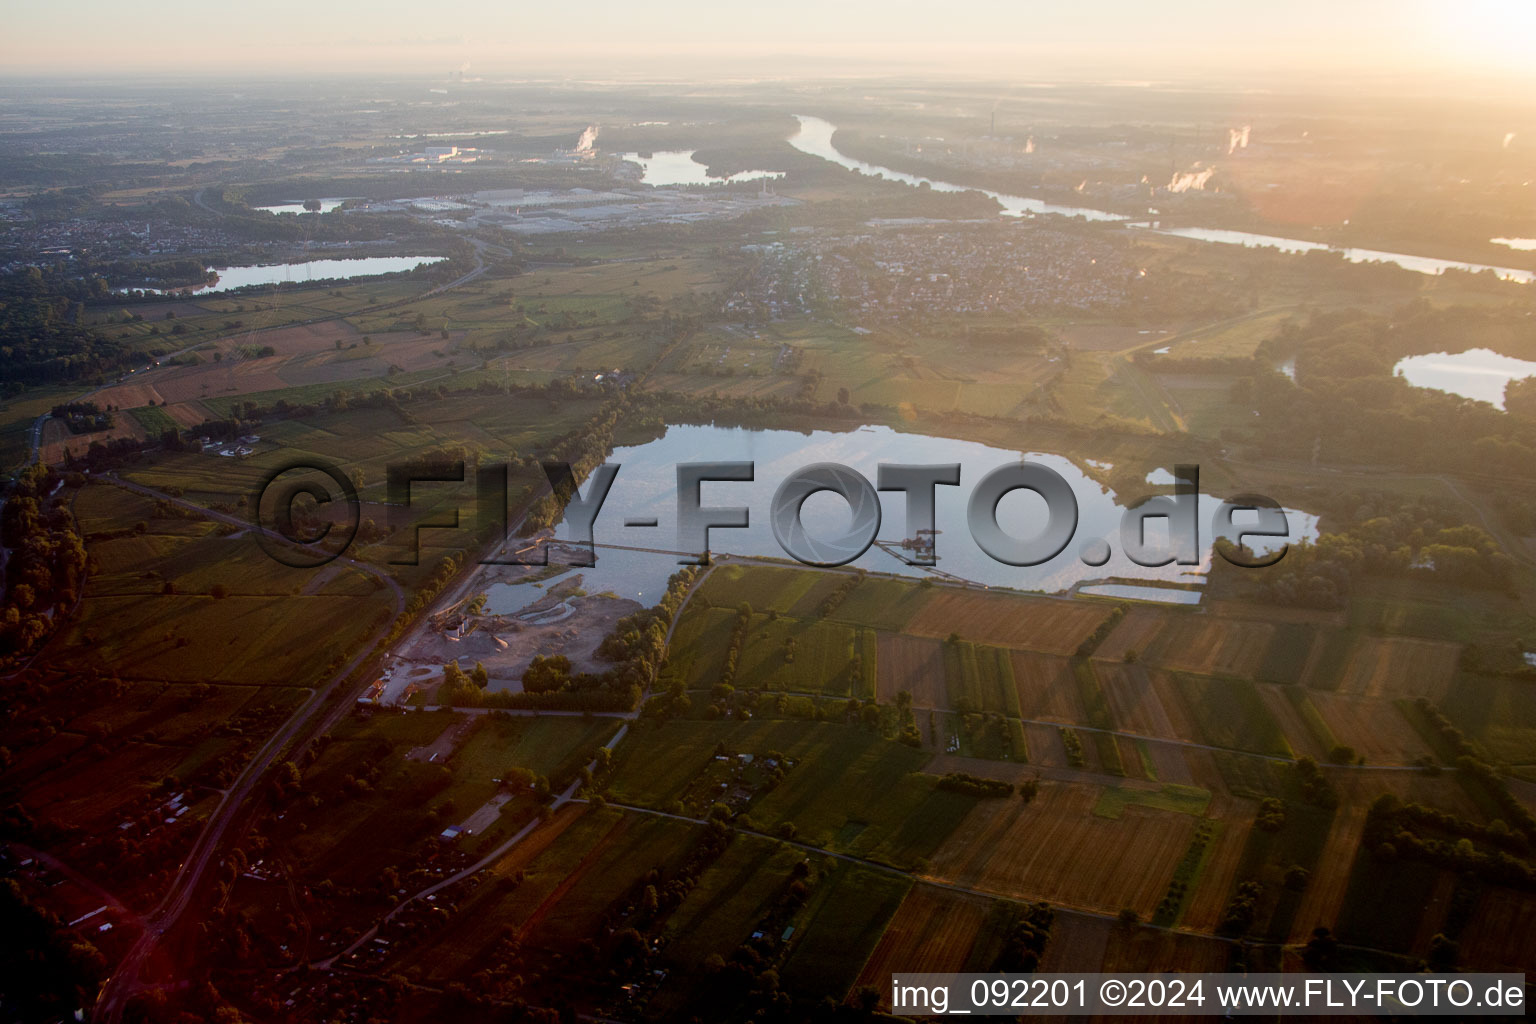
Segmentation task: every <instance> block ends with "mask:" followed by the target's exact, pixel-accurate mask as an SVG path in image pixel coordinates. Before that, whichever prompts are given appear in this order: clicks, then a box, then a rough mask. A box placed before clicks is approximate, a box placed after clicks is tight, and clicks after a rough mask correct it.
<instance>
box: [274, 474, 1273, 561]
mask: <svg viewBox="0 0 1536 1024" xmlns="http://www.w3.org/2000/svg"><path fill="white" fill-rule="evenodd" d="M542 467H543V471H544V475H545V478H546V481H547V482H548V485H549V489H550V492H551V494H553V496H554V498H555V500H556V501H557V502H558V503H559V505H560V506H561V508H562V509H563V513H564V523H565V525H566V528H567V530H568V531H569V540H570V544H571V545H572V546H573V547H575V549H576V550H577V551H578V552H583V551H584V552H585V555H584V556H582V555H580V554H579V555H578V559H579V558H582V557H585V559H586V561H585V562H584V563H582V562H576V563H572V564H586V565H590V564H592V562H591V559H592V558H593V557H594V556H593V551H594V549H595V529H596V525H597V520H598V516H599V515H600V514H601V512H602V509H603V504H604V503H605V502H606V501H607V499H608V495H609V492H610V491H611V490H612V488H613V484H614V481H615V480H616V479H617V477H618V475H619V472H620V470H621V468H622V467H621V465H620V464H618V463H612V462H609V463H603V464H602V465H600V466H598V467H597V468H596V469H594V470H593V472H592V474H591V476H590V477H589V479H588V480H587V482H586V493H585V494H582V492H581V488H580V487H579V486H578V483H577V480H576V474H575V472H574V471H573V470H572V468H571V466H570V465H568V464H566V463H563V462H546V463H543V464H542ZM676 472H677V496H676V501H677V504H676V527H677V533H676V545H677V546H676V552H677V553H678V554H679V556H680V557H679V559H678V562H679V564H682V565H698V564H703V563H705V562H707V561H708V560H709V552H710V531H711V530H730V529H745V528H748V527H749V526H750V525H751V521H752V520H751V516H752V510H751V509H750V508H748V507H746V506H736V505H725V506H720V505H705V504H704V501H703V485H704V484H705V483H718V484H729V483H733V482H735V483H745V482H752V481H754V480H756V466H755V465H754V464H753V463H752V462H724V461H722V462H685V463H679V464H678V465H677V467H676ZM960 478H961V467H960V464H959V463H942V464H936V465H907V464H901V463H881V464H880V465H879V466H878V469H877V473H876V480H875V483H873V484H871V483H870V481H869V480H868V478H867V477H865V476H864V475H863V474H862V473H860V472H858V471H857V470H855V469H852V468H851V467H849V466H845V465H842V464H841V463H835V462H818V463H813V464H811V465H808V466H805V467H803V468H801V469H798V470H796V471H795V472H793V473H791V474H790V475H788V476H787V477H785V478H784V479H783V481H781V482H780V484H779V486H778V488H777V489H776V490H775V491H774V494H773V499H772V501H771V502H770V504H769V508H768V521H769V524H770V525H771V526H772V528H773V535H774V538H775V540H777V541H778V544H779V547H780V548H781V549H782V550H783V552H784V553H785V554H786V555H788V556H789V557H791V558H793V559H795V560H796V561H798V562H801V563H803V564H805V565H811V566H817V567H824V568H830V567H834V566H840V565H847V564H848V563H849V562H853V561H855V560H857V559H858V558H860V557H862V556H863V555H864V553H865V552H867V551H868V550H869V549H870V547H871V546H872V545H873V544H874V543H875V540H876V538H877V537H878V535H879V532H880V524H881V505H880V492H881V491H886V492H898V493H901V494H902V495H903V496H904V498H905V514H906V522H905V532H906V535H907V536H908V537H914V538H927V539H926V541H924V542H922V543H918V544H916V545H914V546H913V552H914V553H913V555H912V557H910V558H909V559H908V561H909V562H910V563H911V564H913V565H930V566H931V565H934V564H936V561H937V557H938V556H937V543H936V538H937V536H938V534H939V533H940V532H941V531H940V529H939V524H938V522H937V518H938V513H937V505H938V503H937V500H936V495H937V489H938V488H939V487H959V486H960V485H961V479H960ZM466 482H467V481H466V470H465V464H464V463H463V462H449V463H436V464H428V463H425V462H416V463H403V464H397V465H392V466H390V467H389V468H388V471H387V501H388V505H389V521H390V528H391V530H392V531H401V530H406V531H409V541H408V542H407V544H406V545H405V547H406V550H405V551H404V552H403V553H402V554H400V555H398V556H397V557H395V558H391V559H390V561H391V563H392V564H403V565H415V564H417V562H418V561H419V558H420V551H421V534H422V532H423V531H425V530H435V529H440V530H454V529H459V528H460V527H461V526H462V525H463V518H464V517H463V516H462V515H461V510H460V509H459V507H458V506H457V505H453V506H451V507H449V508H447V509H446V510H445V511H442V512H440V513H436V514H434V515H433V516H432V517H430V518H416V517H414V516H413V513H412V501H413V493H414V488H415V486H416V485H418V484H420V485H450V486H451V485H454V484H458V485H460V486H462V485H464V484H465V483H466ZM507 485H508V468H507V466H505V465H501V464H491V465H482V466H480V467H479V468H478V469H477V470H476V474H475V493H476V499H475V506H476V516H475V526H476V529H477V532H478V533H479V534H480V535H481V536H482V537H486V538H488V539H500V540H505V539H506V538H507V537H508V536H509V533H510V520H509V516H508V507H507ZM1020 490H1024V491H1030V492H1032V493H1034V494H1035V495H1036V496H1037V497H1038V498H1039V499H1041V500H1042V501H1043V502H1044V505H1045V510H1046V511H1045V515H1044V516H1043V518H1042V520H1041V521H1040V522H1038V523H1030V524H1019V523H1010V524H1008V525H1007V526H1005V525H1004V523H1003V522H1001V521H1000V518H999V506H1000V505H1001V504H1002V502H1003V499H1004V498H1006V497H1007V496H1008V495H1010V494H1012V493H1014V492H1016V491H1020ZM824 492H825V493H831V494H835V495H837V496H838V498H840V499H841V500H842V502H843V503H844V504H846V505H847V508H848V511H849V520H848V523H847V525H846V527H845V528H843V529H842V530H841V532H835V533H832V534H827V533H825V532H821V533H817V532H813V531H812V530H810V529H809V528H807V526H806V524H805V520H804V516H803V511H804V508H805V504H806V502H807V500H809V499H810V498H811V497H812V496H813V495H817V494H821V493H824ZM304 499H308V501H304ZM250 506H251V509H252V510H253V515H254V516H255V524H254V525H255V527H256V529H255V534H256V537H257V540H258V542H259V543H260V544H261V545H262V548H263V550H265V551H266V552H267V553H268V554H269V555H270V556H272V557H273V558H274V559H276V560H278V561H280V562H282V563H283V564H285V565H291V566H294V567H297V568H314V567H316V566H320V565H324V564H326V563H327V562H330V561H332V560H334V559H336V558H338V557H340V556H341V555H342V554H344V553H345V552H346V550H347V548H348V547H349V546H350V545H351V543H352V542H353V540H354V539H355V538H356V536H357V533H358V528H359V524H360V521H361V515H362V506H361V502H360V500H359V498H358V494H357V489H356V488H355V487H354V486H353V484H352V482H351V480H350V479H348V477H347V476H346V474H344V473H343V472H342V471H341V470H340V469H339V468H337V467H336V466H333V465H330V464H327V463H323V462H320V461H318V460H314V461H308V462H295V463H290V464H286V465H284V466H282V467H279V468H278V469H276V470H273V471H272V472H270V473H269V474H268V475H267V476H266V477H264V478H263V480H262V481H261V483H260V484H259V486H258V487H257V489H256V492H255V494H254V495H253V497H252V499H251V502H250ZM1238 513H1244V514H1246V515H1247V516H1248V520H1249V521H1246V522H1243V523H1241V524H1239V523H1238V522H1237V521H1236V519H1235V517H1236V516H1237V515H1238ZM1200 518H1201V517H1200V469H1199V467H1198V466H1193V465H1181V466H1177V467H1175V469H1174V487H1173V493H1172V494H1164V495H1155V496H1152V497H1148V498H1146V499H1144V500H1142V501H1140V502H1137V503H1136V504H1134V505H1132V506H1130V507H1128V508H1127V509H1126V510H1125V512H1124V514H1123V515H1122V517H1121V521H1120V529H1119V536H1118V537H1117V538H1115V540H1116V541H1117V542H1118V547H1119V549H1120V551H1122V552H1123V553H1124V554H1125V556H1126V558H1128V559H1129V560H1130V561H1132V562H1134V563H1135V564H1136V565H1139V566H1143V567H1146V568H1156V567H1159V566H1165V565H1169V564H1170V563H1177V564H1178V565H1190V566H1193V565H1199V564H1200V562H1201V556H1202V548H1201V544H1200V533H1201V525H1202V524H1201V521H1200ZM965 519H966V528H967V529H968V530H969V532H970V535H971V538H972V539H973V540H974V541H975V542H976V546H977V547H978V548H980V549H981V550H982V551H983V552H985V553H986V554H987V555H988V556H990V557H991V558H992V559H994V560H995V561H997V562H1000V563H1002V564H1005V565H1010V566H1019V567H1028V566H1036V565H1041V564H1044V563H1046V562H1049V561H1051V560H1052V559H1054V558H1056V557H1058V556H1059V555H1061V553H1062V552H1063V551H1065V550H1066V549H1067V547H1068V546H1069V545H1070V544H1071V543H1072V541H1073V539H1074V538H1075V537H1076V536H1077V532H1078V521H1079V517H1078V504H1077V496H1076V495H1075V494H1074V493H1073V490H1072V486H1071V484H1069V483H1068V482H1067V480H1066V479H1065V478H1064V477H1062V475H1061V474H1060V473H1058V472H1056V471H1055V470H1054V469H1052V468H1051V467H1049V466H1047V465H1045V464H1043V463H1039V462H1031V461H1029V460H1027V459H1024V460H1020V461H1019V462H1016V463H1008V464H1006V465H1003V466H999V467H998V468H996V469H993V470H991V471H990V472H988V473H987V474H985V475H984V476H983V477H982V478H981V479H980V480H979V481H977V483H976V485H975V487H974V488H973V489H972V491H971V493H970V496H969V498H968V501H967V504H966V516H965ZM1159 519H1160V520H1165V521H1166V527H1167V528H1166V530H1165V531H1161V532H1162V533H1163V535H1164V536H1165V537H1166V540H1164V539H1163V537H1154V535H1153V533H1151V532H1149V531H1148V529H1147V527H1148V524H1149V522H1150V521H1152V520H1159ZM624 525H625V527H628V528H654V527H657V526H659V522H658V520H657V519H656V518H654V517H651V518H633V517H632V518H629V519H626V520H625V522H624ZM1020 525H1028V526H1033V527H1034V529H1033V530H1032V531H1029V532H1020V531H1019V527H1020ZM1210 530H1211V533H1212V534H1213V535H1214V536H1215V537H1216V538H1219V539H1221V540H1223V541H1225V542H1226V543H1225V544H1219V545H1217V550H1218V551H1219V552H1220V553H1221V555H1222V556H1223V557H1224V558H1225V559H1226V560H1227V561H1229V562H1231V563H1232V564H1234V565H1239V566H1243V567H1246V568H1260V567H1263V566H1268V565H1273V564H1274V563H1276V562H1278V561H1279V560H1280V559H1281V558H1283V557H1284V555H1285V552H1286V546H1285V545H1283V544H1281V545H1278V546H1273V547H1271V548H1269V549H1268V550H1267V551H1265V552H1263V553H1262V554H1259V555H1257V556H1255V555H1254V554H1253V552H1252V551H1250V550H1249V549H1248V548H1247V547H1246V541H1247V540H1248V539H1249V538H1256V537H1262V538H1265V539H1267V540H1277V539H1278V540H1286V539H1288V538H1289V536H1290V524H1289V523H1288V521H1287V519H1286V515H1285V511H1284V509H1282V508H1281V507H1280V505H1279V504H1278V503H1276V502H1274V501H1273V500H1271V499H1269V498H1266V497H1264V496H1262V495H1257V494H1244V495H1238V496H1236V497H1234V498H1230V499H1228V500H1226V501H1223V502H1222V503H1221V505H1220V506H1219V507H1218V508H1217V510H1216V512H1215V514H1214V515H1213V516H1212V519H1211V523H1210ZM498 546H499V545H498ZM1113 547H1114V545H1113V544H1112V542H1111V541H1110V539H1108V538H1104V537H1090V538H1087V539H1085V540H1083V541H1082V542H1081V544H1080V546H1079V548H1078V551H1077V554H1078V558H1079V559H1080V560H1081V561H1082V562H1083V564H1085V565H1089V566H1095V567H1096V566H1101V565H1104V564H1106V563H1107V562H1108V561H1109V560H1110V558H1111V557H1112V554H1113ZM482 564H487V565H546V564H548V549H547V547H545V546H544V545H533V546H531V547H530V549H528V550H525V551H521V552H512V553H510V554H502V555H500V556H495V555H493V556H491V557H488V558H486V559H483V560H482Z"/></svg>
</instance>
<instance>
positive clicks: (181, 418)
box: [165, 402, 216, 427]
mask: <svg viewBox="0 0 1536 1024" xmlns="http://www.w3.org/2000/svg"><path fill="white" fill-rule="evenodd" d="M165 414H166V415H167V416H169V417H170V418H171V419H173V420H175V421H176V425H177V426H179V427H198V426H202V425H203V424H204V423H207V422H208V421H209V420H211V419H215V418H216V417H215V416H214V415H213V412H212V411H211V410H209V408H208V407H207V406H206V405H204V404H203V403H202V402H176V403H175V404H173V405H167V406H165Z"/></svg>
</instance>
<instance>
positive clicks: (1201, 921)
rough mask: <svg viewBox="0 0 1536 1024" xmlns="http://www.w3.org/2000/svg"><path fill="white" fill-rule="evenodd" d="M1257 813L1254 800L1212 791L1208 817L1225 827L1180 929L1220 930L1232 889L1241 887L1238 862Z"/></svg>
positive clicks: (1186, 906) (1218, 836) (1217, 840)
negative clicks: (1218, 926) (1217, 928)
mask: <svg viewBox="0 0 1536 1024" xmlns="http://www.w3.org/2000/svg"><path fill="white" fill-rule="evenodd" d="M1257 811H1258V804H1257V803H1255V802H1254V801H1252V800H1240V799H1238V798H1237V797H1231V796H1227V795H1225V794H1224V793H1223V792H1222V791H1221V790H1212V791H1211V805H1210V807H1208V808H1207V809H1206V814H1207V815H1208V816H1209V817H1212V818H1216V819H1218V820H1220V821H1221V823H1222V826H1221V828H1220V830H1219V831H1218V832H1217V833H1216V838H1215V841H1214V845H1213V847H1212V848H1211V852H1210V855H1209V856H1208V858H1207V859H1206V862H1205V867H1204V868H1203V869H1202V870H1201V872H1200V878H1199V880H1198V881H1197V882H1196V883H1195V888H1194V891H1193V892H1192V893H1190V895H1189V898H1188V900H1187V901H1186V903H1185V904H1184V915H1183V917H1181V918H1180V919H1179V924H1180V926H1182V927H1185V928H1195V929H1198V930H1200V931H1205V932H1211V931H1215V930H1216V925H1217V924H1219V923H1220V922H1221V918H1222V914H1223V913H1224V912H1225V911H1226V908H1227V901H1228V899H1229V898H1230V897H1231V895H1232V889H1233V887H1234V886H1235V885H1237V868H1238V862H1239V861H1240V860H1241V859H1242V856H1243V847H1244V846H1245V845H1246V844H1247V842H1248V832H1249V830H1250V829H1252V828H1253V819H1254V816H1255V815H1256V813H1257Z"/></svg>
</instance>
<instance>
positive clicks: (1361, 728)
mask: <svg viewBox="0 0 1536 1024" xmlns="http://www.w3.org/2000/svg"><path fill="white" fill-rule="evenodd" d="M1307 696H1308V698H1309V699H1310V700H1311V701H1312V706H1313V707H1315V708H1317V713H1318V714H1320V715H1322V716H1323V721H1325V722H1327V723H1328V728H1329V729H1330V730H1332V732H1333V735H1334V738H1335V739H1337V740H1338V741H1339V742H1340V743H1343V744H1344V745H1346V746H1350V747H1354V748H1355V752H1356V753H1358V754H1361V755H1362V756H1364V758H1365V761H1366V763H1367V764H1411V763H1412V762H1413V761H1414V760H1416V759H1417V758H1420V757H1423V756H1424V755H1426V754H1430V753H1431V751H1430V749H1429V744H1427V743H1426V742H1424V737H1422V736H1420V735H1419V733H1418V730H1416V729H1415V728H1414V727H1413V726H1412V725H1410V724H1409V722H1408V719H1407V718H1405V717H1403V713H1402V712H1401V711H1399V710H1398V709H1397V707H1396V706H1395V705H1393V704H1392V703H1391V702H1390V701H1384V700H1367V699H1364V698H1361V697H1346V696H1341V695H1339V694H1336V693H1327V692H1324V691H1322V690H1312V691H1310V692H1309V693H1308V694H1307Z"/></svg>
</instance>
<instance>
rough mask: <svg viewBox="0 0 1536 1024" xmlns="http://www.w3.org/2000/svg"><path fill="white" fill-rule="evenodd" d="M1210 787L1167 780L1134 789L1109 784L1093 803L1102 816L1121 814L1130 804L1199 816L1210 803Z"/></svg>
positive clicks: (1113, 816) (1115, 816) (1094, 809)
mask: <svg viewBox="0 0 1536 1024" xmlns="http://www.w3.org/2000/svg"><path fill="white" fill-rule="evenodd" d="M1210 803H1211V794H1210V791H1209V790H1205V789H1200V788H1199V787H1197V786H1180V785H1175V784H1172V783H1170V784H1168V785H1165V786H1162V787H1161V788H1159V789H1132V788H1130V787H1126V786H1109V787H1106V788H1105V789H1104V791H1103V792H1102V793H1100V794H1099V799H1098V802H1097V803H1095V804H1094V805H1093V813H1094V814H1096V815H1098V816H1099V817H1101V818H1118V817H1120V815H1121V813H1122V812H1124V810H1125V809H1126V808H1127V807H1131V806H1136V807H1155V808H1158V809H1159V810H1164V811H1174V812H1176V813H1178V814H1192V815H1194V816H1195V817H1197V818H1198V817H1200V816H1202V815H1203V814H1205V809H1206V808H1207V807H1209V806H1210Z"/></svg>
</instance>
